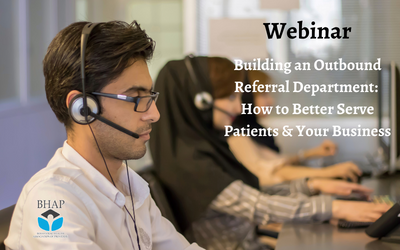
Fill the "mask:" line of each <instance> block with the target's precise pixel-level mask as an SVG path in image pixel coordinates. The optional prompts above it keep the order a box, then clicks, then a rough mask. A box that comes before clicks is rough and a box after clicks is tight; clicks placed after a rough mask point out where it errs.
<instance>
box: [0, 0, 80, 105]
mask: <svg viewBox="0 0 400 250" xmlns="http://www.w3.org/2000/svg"><path fill="white" fill-rule="evenodd" d="M74 5H75V2H74V1H64V0H37V1H28V0H18V1H0V9H1V15H0V32H1V36H0V37H1V38H0V39H1V45H2V46H1V47H0V54H1V55H2V56H1V58H0V75H1V78H2V79H1V84H0V110H8V109H10V108H15V107H20V106H22V107H27V106H30V105H31V104H33V103H37V102H45V101H46V98H45V90H44V76H43V64H42V61H43V58H44V56H45V54H46V51H47V47H48V45H49V44H50V42H51V40H52V39H53V37H54V36H55V35H56V34H57V32H58V31H59V30H61V29H62V28H64V27H65V26H67V25H68V24H70V23H71V22H73V20H74V19H75V18H74V17H75V14H74V7H73V6H74Z"/></svg>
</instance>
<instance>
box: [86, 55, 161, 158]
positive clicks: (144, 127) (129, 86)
mask: <svg viewBox="0 0 400 250" xmlns="http://www.w3.org/2000/svg"><path fill="white" fill-rule="evenodd" d="M151 90H152V80H151V77H150V74H149V70H148V67H147V64H146V62H145V61H144V60H138V61H136V62H135V63H134V64H132V65H131V66H130V67H128V68H126V69H125V70H124V71H123V72H122V74H121V76H120V77H118V78H117V79H116V80H114V81H113V82H111V83H110V84H108V85H107V86H106V87H104V88H103V89H102V90H101V92H102V93H109V94H119V95H126V96H131V97H136V96H148V95H150V92H151ZM98 98H99V101H100V104H101V108H102V114H101V116H103V117H104V118H106V119H108V120H110V121H112V122H114V123H116V124H118V125H120V126H122V127H124V128H126V129H128V130H130V131H132V132H135V133H137V134H139V136H140V137H139V138H138V139H136V138H133V137H131V136H129V135H127V134H125V133H122V132H120V131H119V130H116V129H115V128H112V127H110V126H108V125H106V124H104V123H102V122H101V121H95V122H94V123H93V130H94V133H95V135H96V139H97V140H98V143H99V146H100V149H101V151H102V153H103V154H104V155H105V156H106V157H112V158H115V159H119V160H128V159H139V158H141V157H143V156H144V154H145V153H146V146H145V143H146V141H148V140H149V139H150V135H149V133H150V131H151V123H153V122H156V121H158V119H159V118H160V113H159V112H158V109H157V107H156V105H155V103H154V102H152V104H151V107H150V109H149V110H147V111H146V112H144V113H139V112H135V111H134V108H135V104H134V103H130V102H125V101H121V100H116V99H111V98H107V97H98ZM94 146H95V145H94ZM95 148H97V147H96V146H95Z"/></svg>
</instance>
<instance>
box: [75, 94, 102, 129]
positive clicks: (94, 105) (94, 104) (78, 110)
mask: <svg viewBox="0 0 400 250" xmlns="http://www.w3.org/2000/svg"><path fill="white" fill-rule="evenodd" d="M86 98H87V106H88V108H89V109H90V111H92V112H93V113H95V114H100V105H99V102H98V101H97V98H96V97H95V96H93V95H86ZM82 111H83V95H82V94H78V95H76V96H74V98H72V100H71V101H70V103H69V108H68V113H69V116H70V117H71V118H72V120H73V121H74V122H76V123H78V124H81V125H85V124H89V123H92V122H93V121H94V120H95V118H94V117H92V116H90V115H89V116H88V121H89V122H87V121H86V119H85V116H84V115H83V114H82V113H83V112H82Z"/></svg>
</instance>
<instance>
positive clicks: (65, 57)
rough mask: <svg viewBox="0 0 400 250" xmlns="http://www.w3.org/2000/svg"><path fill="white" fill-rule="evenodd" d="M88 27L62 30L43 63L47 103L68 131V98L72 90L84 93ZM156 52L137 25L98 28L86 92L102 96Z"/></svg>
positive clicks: (90, 42) (88, 57) (115, 23)
mask: <svg viewBox="0 0 400 250" xmlns="http://www.w3.org/2000/svg"><path fill="white" fill-rule="evenodd" d="M87 23H88V22H77V23H73V24H71V25H69V26H68V27H66V28H65V29H63V30H61V31H60V32H59V33H58V34H57V35H56V37H55V38H54V39H53V41H52V42H51V43H50V45H49V47H48V49H47V53H46V56H45V57H44V60H43V73H44V77H45V89H46V97H47V101H48V102H49V104H50V107H51V109H52V110H53V112H54V113H55V114H56V116H57V119H58V120H59V121H60V122H62V123H64V125H65V127H66V129H67V130H69V129H70V128H71V122H72V119H71V118H70V117H69V114H68V109H67V106H66V103H65V101H66V98H67V95H68V93H69V92H70V91H72V90H78V91H81V92H82V78H81V70H80V67H81V55H80V49H81V46H80V43H81V33H82V29H83V27H84V26H85V25H86V24H87ZM154 48H155V42H154V41H153V40H152V39H151V38H150V37H149V36H148V35H147V34H146V33H145V31H144V30H142V29H141V28H140V25H139V24H138V23H137V22H136V21H133V22H132V23H131V24H128V23H126V22H123V21H111V22H107V23H100V24H98V25H97V26H96V27H95V28H94V29H93V30H92V32H91V33H90V36H89V39H88V42H87V46H86V58H85V73H86V79H85V83H86V85H85V87H86V92H87V93H90V92H100V91H101V89H103V88H104V87H105V86H106V85H108V84H109V83H110V82H111V81H112V80H114V79H116V78H118V77H119V76H120V75H121V74H122V72H123V71H124V69H126V68H127V67H129V66H131V65H132V64H133V63H135V62H136V61H137V60H141V59H142V60H146V61H148V60H150V59H151V57H152V55H153V51H154Z"/></svg>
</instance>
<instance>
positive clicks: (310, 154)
mask: <svg viewBox="0 0 400 250" xmlns="http://www.w3.org/2000/svg"><path fill="white" fill-rule="evenodd" d="M336 148H337V147H336V144H335V143H334V142H333V141H331V140H324V141H323V142H322V143H321V144H320V145H319V146H318V147H315V148H312V149H309V150H307V151H306V152H305V157H306V158H315V157H325V156H332V155H335V154H336Z"/></svg>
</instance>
